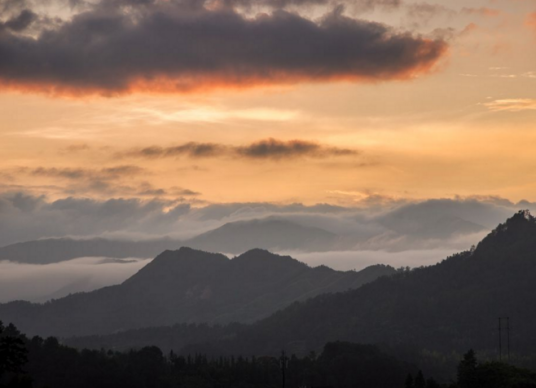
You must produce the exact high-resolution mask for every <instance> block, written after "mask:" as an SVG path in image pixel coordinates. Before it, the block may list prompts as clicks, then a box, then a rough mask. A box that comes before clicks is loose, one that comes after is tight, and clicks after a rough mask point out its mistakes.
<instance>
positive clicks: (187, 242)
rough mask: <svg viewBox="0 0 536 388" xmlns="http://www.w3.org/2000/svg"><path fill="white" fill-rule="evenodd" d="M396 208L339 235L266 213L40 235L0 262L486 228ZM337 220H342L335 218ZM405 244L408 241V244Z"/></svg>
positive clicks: (345, 243) (321, 245) (3, 253)
mask: <svg viewBox="0 0 536 388" xmlns="http://www.w3.org/2000/svg"><path fill="white" fill-rule="evenodd" d="M414 213H415V211H413V212H409V213H408V211H407V210H405V209H400V210H398V211H394V212H392V213H390V214H389V215H388V216H381V217H378V218H377V219H375V220H374V221H373V224H374V225H375V227H374V228H373V229H374V230H375V232H374V234H371V232H363V231H353V232H350V231H348V232H341V230H343V229H344V228H342V227H341V226H339V227H338V228H336V229H337V233H334V232H331V231H328V230H325V229H323V228H320V227H315V226H307V225H306V224H307V222H304V223H298V222H294V221H292V220H288V219H284V218H274V217H268V218H263V219H253V220H246V221H236V222H230V223H227V224H224V225H222V226H220V227H218V228H216V229H213V230H210V231H208V232H205V233H202V234H200V235H198V236H196V237H193V238H190V239H184V240H179V239H172V238H158V239H153V240H142V241H128V240H113V239H104V238H94V239H85V240H80V239H72V238H57V239H44V240H35V241H28V242H21V243H16V244H11V245H7V246H5V247H0V260H9V261H14V262H19V263H31V264H49V263H56V262H61V261H66V260H71V259H75V258H79V257H90V256H99V257H100V256H102V257H113V258H128V257H134V258H149V257H154V256H156V255H158V254H159V253H160V252H163V251H164V250H175V249H178V248H180V247H182V246H188V247H191V248H195V249H200V250H205V251H210V252H222V253H229V254H240V253H242V252H245V251H247V250H250V249H254V248H262V249H268V250H270V251H273V252H289V251H301V252H328V251H345V250H354V249H357V247H358V246H359V244H363V246H364V247H369V246H370V244H367V240H368V239H372V241H373V244H372V246H376V245H377V244H378V242H379V241H404V244H405V245H404V247H405V249H408V246H409V247H411V248H412V249H415V248H416V247H415V246H412V245H411V244H412V242H414V243H418V242H420V241H424V240H427V239H431V240H434V241H435V242H436V243H437V241H439V240H442V239H443V240H448V239H449V238H451V237H452V236H456V235H467V234H474V233H478V232H483V231H486V230H489V229H487V228H486V227H484V226H482V225H480V224H477V223H474V222H471V221H467V220H465V219H463V218H460V217H458V216H446V215H437V216H434V215H430V214H428V213H424V212H423V214H421V213H418V214H416V215H414ZM333 222H335V223H336V222H340V221H333ZM408 244H409V245H408Z"/></svg>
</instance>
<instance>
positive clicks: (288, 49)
mask: <svg viewBox="0 0 536 388" xmlns="http://www.w3.org/2000/svg"><path fill="white" fill-rule="evenodd" d="M134 4H137V5H134ZM193 4H194V5H193ZM195 4H197V5H195ZM204 5H205V2H203V1H200V2H192V1H189V2H185V1H182V2H181V1H177V2H168V1H157V0H147V1H142V2H139V1H138V2H124V1H123V2H119V1H103V2H102V3H99V4H98V5H95V6H93V7H92V8H90V9H89V10H86V11H84V12H79V13H77V14H75V15H74V16H73V17H72V18H70V19H66V20H64V21H63V22H61V24H60V25H59V26H57V27H48V28H44V29H43V30H42V31H41V32H40V33H39V34H38V35H37V36H36V37H29V36H26V35H24V34H18V33H16V32H15V31H13V30H12V29H11V30H7V29H4V31H3V32H2V33H1V34H0V54H1V55H0V88H3V89H16V90H19V91H28V92H45V93H52V94H70V95H88V94H101V95H108V96H110V95H116V94H124V93H133V92H191V91H204V90H209V89H214V88H218V87H232V88H243V87H251V86H256V85H257V86H258V85H260V86H262V85H273V84H295V83H300V82H330V81H352V82H363V81H367V82H376V81H386V80H394V79H410V78H412V77H415V76H418V75H420V74H424V73H428V72H429V71H431V70H432V69H433V68H434V66H435V65H436V64H437V62H438V60H439V59H440V58H441V57H442V56H443V55H444V54H445V53H446V50H447V45H446V43H445V42H444V41H441V40H430V39H425V38H423V37H420V36H414V35H411V34H410V33H407V32H398V31H395V30H393V29H391V28H389V27H388V26H385V25H383V24H378V23H373V22H368V21H364V20H358V19H353V18H350V17H347V16H344V15H343V14H342V8H340V7H338V8H336V9H335V10H334V11H333V12H331V13H329V14H326V15H325V16H324V17H323V18H321V19H320V20H319V21H313V20H310V19H307V18H306V17H304V16H301V15H300V14H298V13H294V12H289V11H285V10H275V11H273V12H272V13H259V14H257V15H255V16H253V17H248V16H246V15H243V14H241V13H239V12H238V11H236V10H234V9H226V8H218V7H217V8H208V7H205V6H204Z"/></svg>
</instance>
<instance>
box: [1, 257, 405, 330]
mask: <svg viewBox="0 0 536 388" xmlns="http://www.w3.org/2000/svg"><path fill="white" fill-rule="evenodd" d="M394 272H395V270H394V269H393V268H391V267H387V266H381V265H378V266H373V267H369V268H366V269H364V270H363V271H360V272H354V271H349V272H340V271H334V270H332V269H329V268H327V267H317V268H310V267H308V266H307V265H306V264H303V263H301V262H299V261H297V260H294V259H292V258H291V257H289V256H278V255H274V254H271V253H269V252H267V251H264V250H259V249H255V250H251V251H248V252H246V253H244V254H242V255H240V256H238V257H236V258H234V259H228V258H227V257H226V256H224V255H221V254H214V253H207V252H202V251H198V250H193V249H190V248H181V249H180V250H178V251H165V252H163V253H162V254H160V255H158V256H157V257H156V258H155V259H154V260H153V261H152V262H151V263H149V264H148V265H147V266H145V267H144V268H142V269H141V270H140V271H139V272H138V273H137V274H135V275H134V276H132V277H131V278H129V279H127V280H126V281H125V282H124V283H123V284H121V285H118V286H112V287H106V288H102V289H100V290H96V291H93V292H89V293H78V294H73V295H69V296H67V297H65V298H61V299H58V300H54V301H51V302H47V303H45V304H32V303H28V302H11V303H7V304H3V305H0V317H1V319H2V320H4V321H6V322H13V323H15V324H16V325H17V326H18V327H20V328H21V330H24V331H25V332H28V333H31V334H39V335H59V336H69V335H83V334H99V333H112V332H115V331H118V330H126V329H133V328H140V327H147V326H160V325H170V324H174V323H178V322H218V323H227V322H253V321H255V320H258V319H260V318H264V317H266V316H268V315H270V314H271V313H273V312H275V311H277V310H278V309H281V308H284V307H286V306H288V305H289V304H291V303H292V302H295V301H298V300H305V299H307V298H310V297H313V296H317V295H319V294H322V293H328V292H337V291H344V290H348V289H352V288H357V287H360V286H361V285H363V284H364V283H367V282H370V281H373V280H375V279H376V278H378V277H379V276H383V275H391V274H393V273H394Z"/></svg>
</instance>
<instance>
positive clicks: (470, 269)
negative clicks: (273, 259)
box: [78, 212, 536, 354]
mask: <svg viewBox="0 0 536 388" xmlns="http://www.w3.org/2000/svg"><path fill="white" fill-rule="evenodd" d="M535 278H536V219H535V218H534V217H532V216H530V215H529V214H528V213H527V212H519V213H517V214H515V215H514V216H513V217H512V218H510V219H508V220H507V221H506V222H505V223H503V224H501V225H499V226H498V227H497V228H496V229H495V230H493V231H492V232H491V233H490V234H489V235H488V236H487V237H485V238H484V239H483V240H482V241H481V242H480V243H479V244H478V246H477V247H476V248H475V249H472V250H470V251H466V252H462V253H459V254H456V255H453V256H451V257H449V258H447V259H446V260H444V261H443V262H441V263H439V264H437V265H434V266H430V267H426V268H420V269H415V270H412V271H405V272H402V273H398V274H396V275H394V276H390V277H382V278H380V279H378V280H376V281H374V282H372V283H369V284H366V285H364V286H362V287H360V288H358V289H355V290H352V291H348V292H344V293H337V294H326V295H320V296H317V297H315V298H313V299H310V300H308V301H305V302H301V303H294V304H292V305H291V306H289V307H288V308H286V309H284V310H282V311H279V312H276V313H275V314H273V315H272V316H270V317H268V318H266V319H263V320H261V321H259V322H257V323H254V324H253V325H251V326H237V327H228V328H227V329H226V330H222V329H221V328H218V329H217V330H220V331H221V333H220V334H221V338H232V340H219V341H218V340H214V339H213V338H214V335H212V334H210V333H212V332H213V331H214V330H215V329H212V331H211V329H210V328H208V327H204V328H199V327H198V328H187V327H176V328H168V329H164V328H161V329H158V330H157V329H146V330H145V331H144V332H143V333H141V335H139V336H138V339H136V340H135V341H137V342H136V345H138V346H140V345H142V344H143V343H144V342H143V341H146V342H145V344H158V345H159V346H163V347H166V346H170V342H171V343H175V344H177V345H178V346H184V345H185V344H188V343H189V344H190V346H189V347H187V348H188V352H197V351H199V352H206V353H224V354H232V353H235V354H236V353H240V354H277V353H278V352H279V351H280V349H282V348H284V349H287V350H288V351H289V352H295V353H297V354H306V353H308V352H309V351H311V350H318V349H321V348H322V346H323V345H324V344H325V343H326V342H329V341H334V340H344V341H354V342H358V343H388V344H393V345H400V344H404V345H405V346H406V345H408V346H411V347H415V348H418V349H429V350H439V351H446V352H450V351H451V350H457V351H465V350H466V349H469V348H476V349H481V350H489V351H492V352H494V351H496V349H497V346H498V331H497V326H498V322H497V318H498V317H499V316H509V317H510V323H511V328H512V330H511V332H510V338H511V344H512V351H515V352H524V351H531V350H533V349H534V348H535V347H536V332H535V331H534V327H536V309H535V308H534V306H535V305H536V282H535V281H534V279H535ZM193 329H195V330H205V331H206V333H205V334H204V335H205V337H206V338H212V339H211V340H210V341H209V340H207V341H208V342H207V341H203V340H193V339H192V340H189V339H188V334H187V333H190V332H191V331H192V330H193ZM503 329H504V327H503ZM195 330H194V331H195ZM163 333H165V335H163ZM138 334H140V333H138ZM503 334H504V332H503ZM197 336H198V338H202V337H203V336H201V335H199V334H198V335H197ZM133 337H134V333H123V334H122V335H121V337H119V336H108V337H102V338H97V339H96V338H88V339H86V340H85V341H84V340H83V339H79V340H78V344H81V345H82V346H90V345H92V344H93V345H95V346H96V345H97V344H98V346H109V345H112V344H114V345H115V344H118V345H120V346H122V347H128V346H129V338H130V340H132V338H133ZM140 338H143V341H141V340H140ZM166 338H167V339H170V338H172V339H173V340H170V341H168V343H167V344H166V342H165V339H166ZM503 343H504V342H503ZM492 354H493V353H492Z"/></svg>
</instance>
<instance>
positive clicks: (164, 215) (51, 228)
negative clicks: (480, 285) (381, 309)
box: [0, 188, 536, 251]
mask: <svg viewBox="0 0 536 388" xmlns="http://www.w3.org/2000/svg"><path fill="white" fill-rule="evenodd" d="M172 190H176V191H177V192H179V191H182V195H183V196H184V197H185V198H189V200H187V201H190V200H194V201H195V198H196V195H195V194H196V193H190V192H189V191H187V189H183V188H171V189H169V191H170V192H171V191H172ZM373 197H374V196H373ZM362 201H363V203H362V204H359V203H357V202H354V203H353V204H352V205H351V206H347V207H343V206H333V205H329V204H318V205H314V206H305V205H303V204H299V203H298V204H290V205H278V204H271V203H234V204H203V205H202V206H199V204H197V205H196V206H191V205H190V204H189V202H184V200H181V201H172V200H165V199H152V200H144V199H142V198H141V197H140V198H130V199H125V198H113V199H109V200H96V199H88V198H76V197H66V198H63V199H59V200H54V201H51V200H48V199H47V198H46V197H43V196H34V195H29V194H25V193H20V192H19V193H0V246H3V245H7V244H10V243H14V242H18V241H27V240H35V239H40V238H50V237H66V236H70V237H78V238H87V237H95V236H100V237H109V238H122V239H146V238H155V237H163V236H170V237H174V238H179V239H184V238H189V237H193V236H195V235H198V234H201V233H204V232H206V231H209V230H212V229H215V228H218V227H220V226H222V225H224V224H225V223H229V222H235V221H246V220H253V219H265V218H269V217H276V218H278V219H284V220H288V221H291V222H294V223H298V224H301V225H304V226H308V227H317V228H321V229H324V230H326V231H328V232H331V233H334V234H336V235H339V236H345V237H344V238H345V239H348V240H347V241H351V242H352V245H353V246H354V249H355V250H378V249H382V250H385V251H403V250H408V249H413V250H415V249H438V248H441V249H443V248H448V249H454V248H455V249H466V248H469V247H470V246H471V244H473V243H475V242H476V241H478V239H479V238H480V237H482V233H486V231H487V230H490V229H492V228H493V227H495V226H496V225H497V224H498V223H499V222H503V221H504V220H505V219H506V218H508V217H509V216H511V215H512V214H513V213H514V212H515V211H517V210H519V209H527V208H528V209H532V210H536V205H535V204H531V203H528V202H520V203H518V204H515V203H512V202H510V201H508V200H505V199H501V198H495V197H478V198H454V199H437V200H428V201H414V200H413V201H412V200H409V199H406V200H398V201H378V200H377V199H369V198H367V197H364V198H363V199H362ZM192 203H194V202H192Z"/></svg>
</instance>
